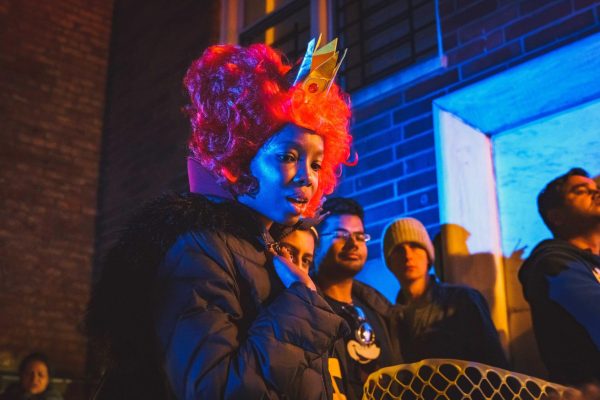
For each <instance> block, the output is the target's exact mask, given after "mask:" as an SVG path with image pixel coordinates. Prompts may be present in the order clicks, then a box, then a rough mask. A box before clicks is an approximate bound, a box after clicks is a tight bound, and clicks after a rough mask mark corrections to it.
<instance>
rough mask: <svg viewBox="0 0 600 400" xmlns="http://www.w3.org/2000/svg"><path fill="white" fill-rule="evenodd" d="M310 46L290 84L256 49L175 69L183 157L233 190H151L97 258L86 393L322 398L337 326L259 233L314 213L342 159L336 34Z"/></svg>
mask: <svg viewBox="0 0 600 400" xmlns="http://www.w3.org/2000/svg"><path fill="white" fill-rule="evenodd" d="M331 46H333V50H332V49H331ZM315 47H317V48H318V44H317V45H316V46H315V43H314V41H312V42H311V43H310V44H309V49H308V51H307V56H305V59H304V61H303V63H302V65H301V67H300V74H299V76H298V77H297V79H296V82H295V83H294V84H290V83H288V74H289V71H290V66H289V65H287V64H286V63H285V62H283V61H282V60H281V56H280V54H279V53H277V52H276V51H274V50H273V49H271V48H270V47H268V46H266V45H251V46H249V47H247V48H243V47H239V46H233V45H220V46H213V47H210V48H208V49H207V50H206V51H205V52H204V54H203V55H202V57H200V58H199V59H198V60H196V61H195V62H194V63H193V64H192V65H191V67H190V68H189V70H188V72H187V74H186V76H185V80H184V84H185V86H186V87H187V89H188V92H189V95H190V105H189V106H188V108H187V113H188V115H189V117H190V121H191V125H192V137H191V139H190V149H191V153H192V155H193V157H194V158H195V159H196V160H197V161H199V162H200V164H202V166H203V167H204V168H205V169H206V170H208V171H209V172H210V173H211V174H212V175H213V176H214V177H215V178H216V179H217V182H218V183H219V185H220V186H221V187H222V188H224V189H225V190H226V191H227V192H228V193H229V194H231V197H232V198H233V200H226V199H224V198H219V197H215V196H202V195H199V194H194V193H188V194H183V195H168V196H164V197H162V198H160V199H158V200H155V201H153V202H151V203H149V204H148V205H146V206H145V207H143V208H142V209H141V210H140V211H139V212H138V213H137V214H136V215H135V216H134V217H133V219H132V221H131V223H130V225H129V226H128V228H127V229H126V230H125V231H124V232H123V234H122V237H121V238H120V240H119V241H118V243H117V244H116V245H115V246H114V248H113V249H112V250H111V251H110V252H109V253H108V255H107V258H106V260H105V262H104V268H103V271H102V274H101V277H100V279H99V280H98V282H97V283H96V284H95V285H94V289H93V293H92V298H91V300H90V304H89V307H88V313H87V318H86V328H87V332H88V335H89V336H90V337H91V338H92V339H94V340H95V343H99V344H101V345H102V346H103V348H105V349H106V355H107V358H108V360H109V361H110V362H109V364H108V368H107V370H106V373H105V374H104V378H103V382H102V384H101V386H100V389H99V391H98V392H97V394H96V398H98V399H104V398H111V399H120V398H127V399H135V398H145V399H147V398H178V399H199V398H202V399H204V398H206V399H222V398H233V399H242V398H243V399H281V398H286V399H287V398H290V399H293V398H298V399H326V398H331V396H332V390H331V383H330V380H329V379H328V378H327V376H326V374H327V372H326V371H327V355H328V352H329V351H330V349H331V347H332V344H333V342H334V341H335V340H336V339H337V338H338V337H340V335H341V334H342V333H343V330H344V329H346V328H345V325H344V323H343V321H342V319H341V318H340V317H338V316H337V315H336V314H335V313H334V312H333V311H332V310H331V308H330V307H329V306H328V304H327V302H326V301H325V300H324V299H323V298H322V297H321V296H320V295H319V294H318V293H317V292H316V290H315V286H314V283H313V282H312V280H311V279H310V278H309V276H308V273H307V271H305V270H303V269H301V268H299V267H298V266H296V265H294V263H292V262H290V260H288V259H286V258H285V257H282V256H280V255H279V254H280V252H278V249H279V246H278V242H277V238H273V237H272V236H271V234H270V231H272V232H275V231H277V232H281V231H285V230H286V229H281V226H282V225H283V226H288V227H292V226H294V225H295V224H298V223H300V222H301V220H302V219H304V218H308V217H312V216H314V214H315V213H316V212H317V209H318V207H319V204H320V202H321V199H322V196H323V195H324V194H328V193H330V192H332V191H333V189H334V187H335V185H336V183H337V182H336V181H337V179H336V177H337V176H339V169H340V167H341V164H344V163H346V161H347V159H348V157H349V154H350V144H351V137H350V135H349V133H348V122H349V117H350V110H349V107H348V102H347V101H346V100H345V95H344V94H343V93H341V91H340V90H339V88H338V87H337V86H336V85H335V84H333V83H332V79H333V76H334V75H335V72H336V71H337V67H338V65H339V64H338V63H337V52H336V51H335V44H333V45H332V44H329V45H326V46H324V47H323V48H322V49H317V50H316V51H315ZM274 227H277V229H273V228H274ZM281 254H285V253H281Z"/></svg>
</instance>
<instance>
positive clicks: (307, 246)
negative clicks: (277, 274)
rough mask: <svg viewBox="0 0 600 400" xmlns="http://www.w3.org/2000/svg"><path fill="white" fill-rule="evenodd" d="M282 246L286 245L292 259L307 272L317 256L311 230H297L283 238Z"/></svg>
mask: <svg viewBox="0 0 600 400" xmlns="http://www.w3.org/2000/svg"><path fill="white" fill-rule="evenodd" d="M281 246H283V247H285V248H286V250H287V252H288V254H289V255H290V257H291V261H292V262H293V263H294V264H295V265H296V266H297V267H298V268H301V269H303V270H305V271H306V272H308V271H309V270H310V267H311V266H312V264H313V259H314V256H315V239H314V237H313V235H312V233H310V232H309V231H303V230H299V229H297V230H295V231H293V232H292V233H290V234H289V235H287V236H286V237H284V238H283V239H281Z"/></svg>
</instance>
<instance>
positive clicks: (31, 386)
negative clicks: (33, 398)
mask: <svg viewBox="0 0 600 400" xmlns="http://www.w3.org/2000/svg"><path fill="white" fill-rule="evenodd" d="M21 386H23V390H25V392H27V393H31V394H40V393H42V392H43V391H44V390H46V388H47V387H48V367H47V366H46V364H44V363H43V362H41V361H37V360H36V361H32V362H30V363H28V364H27V366H26V367H25V370H24V371H23V375H21Z"/></svg>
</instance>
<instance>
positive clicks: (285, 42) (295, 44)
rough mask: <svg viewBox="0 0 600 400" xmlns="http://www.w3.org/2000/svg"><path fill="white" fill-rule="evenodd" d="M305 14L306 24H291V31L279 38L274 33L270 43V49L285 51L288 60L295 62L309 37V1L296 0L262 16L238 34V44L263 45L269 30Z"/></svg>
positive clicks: (302, 52)
mask: <svg viewBox="0 0 600 400" xmlns="http://www.w3.org/2000/svg"><path fill="white" fill-rule="evenodd" d="M302 12H307V15H308V17H309V18H308V19H307V21H306V23H305V24H304V23H299V22H298V21H294V22H293V26H292V28H291V31H290V32H288V33H286V34H283V35H281V36H278V35H277V30H276V31H275V40H274V42H273V43H271V46H272V47H275V48H279V49H286V48H287V51H284V52H285V54H286V56H287V57H288V59H289V60H290V61H292V62H295V61H296V60H297V59H298V58H299V57H300V56H302V55H303V54H304V51H305V46H306V43H307V42H308V37H309V35H310V1H309V0H296V1H291V2H289V3H287V4H286V5H284V6H282V7H281V8H279V9H277V10H275V11H273V12H271V13H269V14H268V15H266V16H264V17H263V18H261V19H260V20H258V21H257V22H256V23H254V24H252V25H251V26H250V27H248V28H246V29H245V30H244V31H242V32H241V33H240V36H239V42H240V44H241V45H243V46H247V45H249V44H251V43H264V42H265V34H266V32H267V30H268V29H270V28H277V25H280V24H282V23H288V22H286V21H287V20H293V19H294V17H295V16H298V15H300V14H302ZM290 44H291V46H290Z"/></svg>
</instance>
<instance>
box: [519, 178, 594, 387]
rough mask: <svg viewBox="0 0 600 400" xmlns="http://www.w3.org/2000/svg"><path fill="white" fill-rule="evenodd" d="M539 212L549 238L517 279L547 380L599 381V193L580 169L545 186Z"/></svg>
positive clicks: (570, 382)
mask: <svg viewBox="0 0 600 400" xmlns="http://www.w3.org/2000/svg"><path fill="white" fill-rule="evenodd" d="M537 204H538V211H539V213H540V215H541V217H542V220H543V221H544V223H545V224H546V226H547V227H548V228H549V229H550V231H551V232H552V235H553V236H554V238H553V239H550V240H544V241H542V242H541V243H540V244H538V245H537V246H536V248H535V249H534V250H533V251H532V252H531V255H530V256H529V257H528V258H527V260H526V261H525V263H524V264H523V266H522V267H521V270H520V271H519V279H520V281H521V284H522V285H523V292H524V295H525V298H526V299H527V301H528V302H529V304H530V306H531V316H532V320H533V329H534V332H535V336H536V339H537V342H538V347H539V349H540V355H541V356H542V360H543V361H544V363H545V364H546V367H547V368H548V372H549V374H550V379H552V380H554V381H556V382H560V383H566V384H572V385H577V384H582V383H587V382H591V381H595V382H599V381H600V191H599V190H598V186H597V184H596V182H594V180H592V179H591V178H590V176H589V174H588V173H587V172H586V171H585V170H583V169H581V168H573V169H571V170H570V171H568V172H567V173H566V174H563V175H561V176H559V177H558V178H556V179H554V180H552V181H551V182H550V183H548V184H547V185H546V187H545V188H544V189H543V190H542V191H541V193H540V194H539V196H538V199H537Z"/></svg>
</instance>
